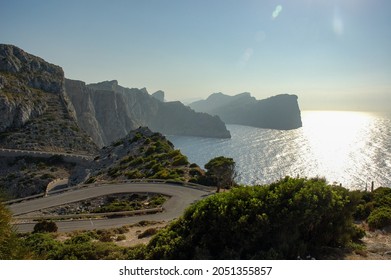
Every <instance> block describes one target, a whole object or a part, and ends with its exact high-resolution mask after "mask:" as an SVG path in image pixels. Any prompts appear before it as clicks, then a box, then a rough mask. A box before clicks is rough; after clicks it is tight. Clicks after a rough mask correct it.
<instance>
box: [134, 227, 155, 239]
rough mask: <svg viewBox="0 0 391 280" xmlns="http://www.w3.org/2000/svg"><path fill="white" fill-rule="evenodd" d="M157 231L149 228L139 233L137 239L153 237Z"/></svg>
mask: <svg viewBox="0 0 391 280" xmlns="http://www.w3.org/2000/svg"><path fill="white" fill-rule="evenodd" d="M157 231H158V229H157V228H149V229H147V230H145V231H144V232H142V233H140V234H139V235H138V236H137V238H138V239H141V238H145V237H149V236H152V235H155V234H156V233H157Z"/></svg>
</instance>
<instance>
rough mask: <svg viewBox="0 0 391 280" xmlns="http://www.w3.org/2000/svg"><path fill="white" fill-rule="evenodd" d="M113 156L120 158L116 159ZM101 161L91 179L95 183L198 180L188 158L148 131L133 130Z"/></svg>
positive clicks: (159, 136) (108, 150)
mask: <svg viewBox="0 0 391 280" xmlns="http://www.w3.org/2000/svg"><path fill="white" fill-rule="evenodd" d="M113 154H115V155H120V156H119V157H118V158H113V157H112V155H113ZM99 160H100V163H98V168H97V169H96V172H95V173H93V174H92V176H91V177H93V178H94V182H96V181H99V180H102V181H112V180H126V179H145V178H150V179H164V180H174V181H189V180H190V179H196V178H195V176H193V175H191V174H189V170H190V167H189V165H190V163H189V161H188V159H187V157H186V156H184V155H183V154H182V153H181V152H180V151H179V150H175V149H174V146H173V144H172V143H171V142H170V141H168V140H167V139H166V138H165V137H164V136H163V135H161V134H159V133H153V132H151V131H150V130H149V129H147V128H140V129H138V130H136V131H132V132H131V133H130V134H129V135H127V136H126V137H125V138H123V139H120V140H118V141H116V142H115V143H113V144H112V145H111V146H109V147H107V148H106V149H104V150H103V152H102V154H101V155H100V156H99ZM105 161H106V162H105ZM102 162H105V164H102ZM98 173H99V174H98ZM91 181H92V179H91V180H90V181H89V182H91Z"/></svg>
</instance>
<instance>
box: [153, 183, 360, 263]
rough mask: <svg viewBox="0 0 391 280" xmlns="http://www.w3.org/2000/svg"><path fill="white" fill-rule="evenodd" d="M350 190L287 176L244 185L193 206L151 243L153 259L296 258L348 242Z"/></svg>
mask: <svg viewBox="0 0 391 280" xmlns="http://www.w3.org/2000/svg"><path fill="white" fill-rule="evenodd" d="M348 193H349V192H348V191H347V190H346V189H343V188H340V187H334V186H329V185H327V184H326V182H325V181H324V180H318V179H310V180H309V179H292V178H285V179H283V180H281V181H279V182H277V183H274V184H271V185H269V186H263V187H260V186H258V187H238V188H235V189H232V190H231V191H230V192H226V193H221V194H216V195H214V196H210V197H208V198H206V199H204V200H201V201H199V202H197V203H196V204H194V205H192V206H191V207H190V208H188V209H187V210H186V212H185V214H184V215H183V217H181V218H180V219H178V220H177V221H175V222H174V223H173V224H171V225H170V226H169V227H168V228H166V229H163V230H162V231H160V232H159V233H158V234H157V235H156V236H155V237H154V238H153V239H152V240H151V242H150V243H149V244H148V247H147V249H148V257H149V258H152V259H200V258H201V259H254V258H255V259H265V258H266V259H267V258H272V259H296V258H297V256H305V255H306V254H311V255H312V256H315V257H317V258H319V256H318V254H320V252H321V249H322V248H324V247H325V246H326V247H340V246H344V245H346V244H348V243H349V242H350V241H351V240H352V239H353V238H356V237H357V235H359V234H360V233H359V232H357V229H356V228H355V227H354V225H353V223H352V214H353V211H354V206H355V205H354V204H353V203H352V201H351V200H350V198H349V195H348Z"/></svg>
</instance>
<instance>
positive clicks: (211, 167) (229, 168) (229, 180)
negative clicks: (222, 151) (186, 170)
mask: <svg viewBox="0 0 391 280" xmlns="http://www.w3.org/2000/svg"><path fill="white" fill-rule="evenodd" d="M205 168H206V170H207V171H206V179H207V181H208V182H210V184H211V185H215V186H216V187H217V192H220V189H221V188H222V187H224V188H227V189H228V188H230V187H232V186H233V185H234V184H235V176H236V172H235V162H234V160H233V159H232V158H227V157H223V156H220V157H216V158H213V159H211V160H210V161H209V162H208V163H207V164H205Z"/></svg>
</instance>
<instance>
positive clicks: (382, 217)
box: [368, 207, 391, 229]
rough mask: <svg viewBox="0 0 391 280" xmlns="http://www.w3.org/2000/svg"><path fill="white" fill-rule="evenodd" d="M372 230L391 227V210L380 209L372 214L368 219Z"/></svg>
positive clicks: (386, 208)
mask: <svg viewBox="0 0 391 280" xmlns="http://www.w3.org/2000/svg"><path fill="white" fill-rule="evenodd" d="M368 225H369V228H370V229H382V228H384V227H387V226H390V225H391V208H389V207H380V208H377V209H375V210H373V211H372V212H371V214H370V215H369V217H368Z"/></svg>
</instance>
